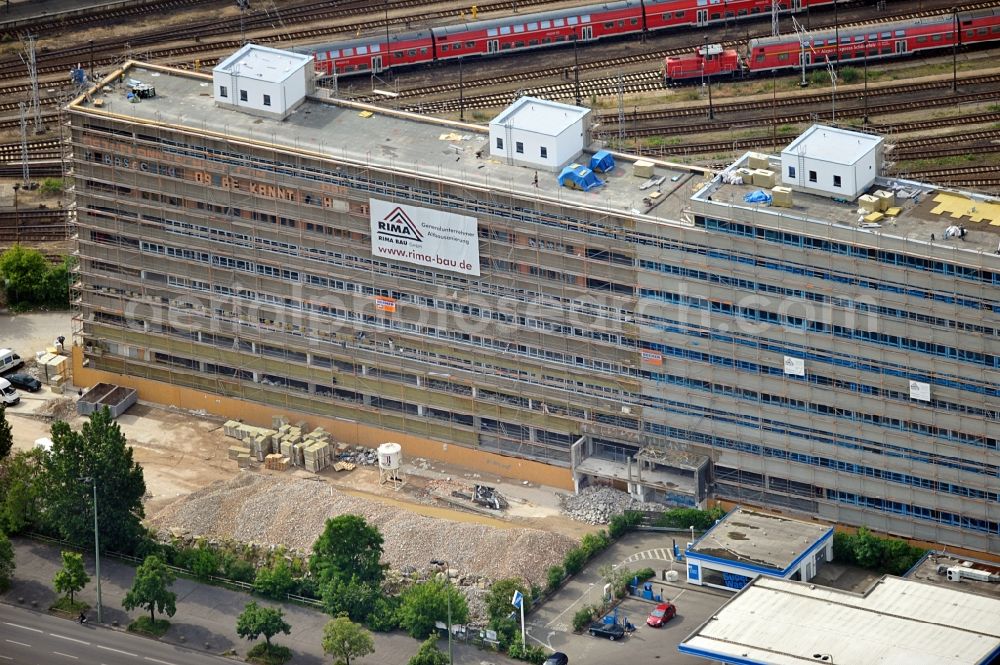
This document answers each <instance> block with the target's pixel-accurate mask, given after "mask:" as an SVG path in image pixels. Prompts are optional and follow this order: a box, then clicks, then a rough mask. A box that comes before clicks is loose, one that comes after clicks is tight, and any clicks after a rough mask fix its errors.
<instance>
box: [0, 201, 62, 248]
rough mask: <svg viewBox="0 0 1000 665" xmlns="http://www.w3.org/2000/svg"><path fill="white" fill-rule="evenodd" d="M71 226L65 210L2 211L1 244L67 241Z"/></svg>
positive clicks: (0, 224)
mask: <svg viewBox="0 0 1000 665" xmlns="http://www.w3.org/2000/svg"><path fill="white" fill-rule="evenodd" d="M71 226H72V225H71V224H70V220H69V212H68V211H66V210H63V209H58V210H11V209H9V208H7V209H3V210H0V242H23V241H30V242H45V241H50V240H66V239H68V238H69V234H70V228H71Z"/></svg>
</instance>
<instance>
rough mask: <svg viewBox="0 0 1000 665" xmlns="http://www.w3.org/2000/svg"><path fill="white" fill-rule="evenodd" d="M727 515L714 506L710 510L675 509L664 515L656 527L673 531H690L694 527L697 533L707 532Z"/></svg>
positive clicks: (657, 521)
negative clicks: (668, 528)
mask: <svg viewBox="0 0 1000 665" xmlns="http://www.w3.org/2000/svg"><path fill="white" fill-rule="evenodd" d="M725 514H726V511H724V510H723V509H722V508H721V507H720V506H714V507H712V508H710V509H708V510H698V509H697V508H674V509H673V510H668V511H667V512H665V513H663V514H662V515H661V516H660V517H659V519H657V520H656V526H664V527H670V528H673V529H689V528H691V527H692V526H693V527H694V528H695V531H707V530H708V529H710V528H711V527H712V525H714V524H715V522H716V520H720V519H722V518H723V517H724V516H725Z"/></svg>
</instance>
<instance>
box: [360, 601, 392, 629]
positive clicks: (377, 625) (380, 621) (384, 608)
mask: <svg viewBox="0 0 1000 665" xmlns="http://www.w3.org/2000/svg"><path fill="white" fill-rule="evenodd" d="M398 608H399V598H398V597H397V596H379V597H378V598H376V599H375V602H374V603H373V606H372V611H371V612H370V613H369V614H368V622H367V623H368V628H370V629H371V630H374V631H377V632H380V633H388V632H389V631H393V630H396V629H397V628H398V627H399V619H398V618H397V616H396V610H397V609H398Z"/></svg>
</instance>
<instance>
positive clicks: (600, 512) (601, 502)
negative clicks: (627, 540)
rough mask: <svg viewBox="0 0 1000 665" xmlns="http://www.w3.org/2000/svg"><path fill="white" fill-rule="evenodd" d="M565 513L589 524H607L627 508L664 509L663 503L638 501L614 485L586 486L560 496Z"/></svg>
mask: <svg viewBox="0 0 1000 665" xmlns="http://www.w3.org/2000/svg"><path fill="white" fill-rule="evenodd" d="M560 503H561V504H562V512H563V514H565V515H567V516H569V517H572V518H573V519H575V520H579V521H581V522H587V523H588V524H607V523H608V522H610V521H611V518H612V516H614V515H620V514H621V513H624V512H625V511H626V510H642V511H646V510H650V511H652V510H655V511H663V510H665V509H666V507H665V506H664V505H663V504H662V503H646V502H643V501H638V500H636V499H634V498H632V497H631V496H629V494H628V492H622V491H621V490H616V489H614V488H613V487H607V486H594V485H591V486H589V487H584V488H583V489H582V490H580V493H579V494H576V495H564V496H561V497H560Z"/></svg>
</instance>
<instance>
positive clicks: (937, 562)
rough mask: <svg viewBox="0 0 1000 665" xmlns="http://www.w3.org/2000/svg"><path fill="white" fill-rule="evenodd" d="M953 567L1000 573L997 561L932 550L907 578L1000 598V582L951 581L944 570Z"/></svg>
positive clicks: (993, 573)
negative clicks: (939, 569) (940, 569)
mask: <svg viewBox="0 0 1000 665" xmlns="http://www.w3.org/2000/svg"><path fill="white" fill-rule="evenodd" d="M939 567H943V568H942V572H941V573H939V572H938V568H939ZM952 567H958V568H974V569H976V570H982V571H985V572H987V573H990V574H992V575H1000V565H998V564H996V563H990V562H989V561H980V560H979V559H970V558H968V557H958V556H954V555H952V554H948V553H946V552H931V553H929V554H928V555H927V556H926V557H924V558H923V559H922V560H921V561H920V563H919V564H917V566H916V567H915V568H913V570H911V571H910V572H908V573H907V574H906V579H908V580H917V581H920V582H924V583H926V584H933V585H936V586H941V587H946V588H949V589H958V590H960V591H965V592H968V593H978V594H980V595H983V596H988V597H990V598H994V599H996V600H1000V584H997V583H996V582H980V581H977V580H972V579H963V580H962V581H961V582H951V581H949V580H948V577H947V576H946V575H944V574H943V572H944V569H947V568H952Z"/></svg>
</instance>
